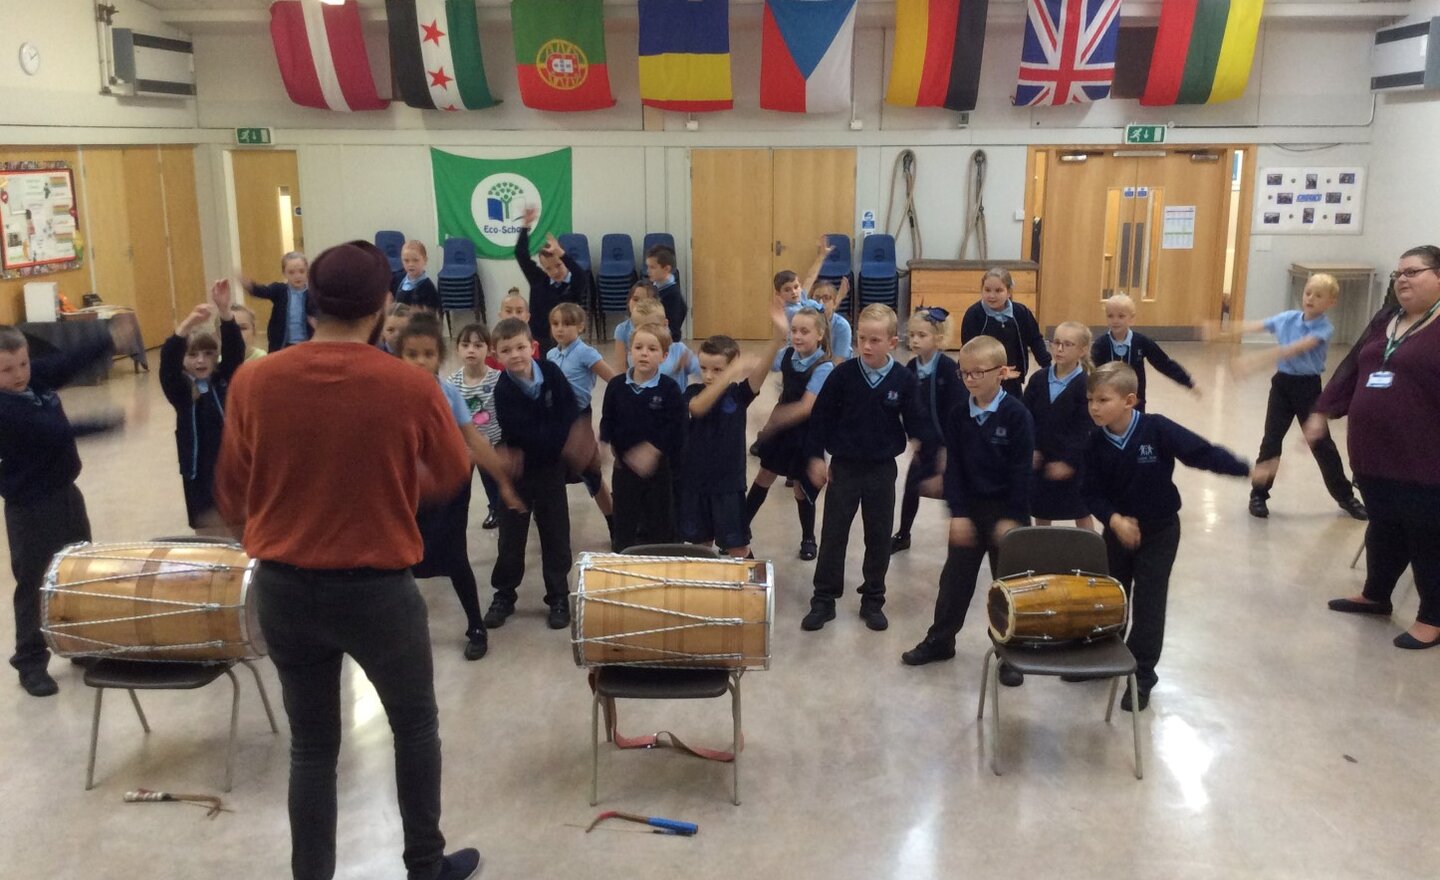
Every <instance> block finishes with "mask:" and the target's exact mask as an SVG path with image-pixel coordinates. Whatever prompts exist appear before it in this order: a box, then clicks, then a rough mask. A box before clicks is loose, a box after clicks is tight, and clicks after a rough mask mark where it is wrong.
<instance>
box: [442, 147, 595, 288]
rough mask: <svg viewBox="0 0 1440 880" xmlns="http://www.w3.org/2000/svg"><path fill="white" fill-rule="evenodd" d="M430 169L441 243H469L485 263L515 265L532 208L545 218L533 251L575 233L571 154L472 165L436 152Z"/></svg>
mask: <svg viewBox="0 0 1440 880" xmlns="http://www.w3.org/2000/svg"><path fill="white" fill-rule="evenodd" d="M430 167H431V170H432V171H433V173H434V176H435V212H436V216H437V225H438V226H439V231H440V240H441V241H444V240H445V239H447V238H468V239H470V240H471V241H473V242H475V251H476V254H477V256H479V257H480V258H481V259H488V260H506V259H510V256H511V254H513V253H514V252H515V239H516V238H518V237H519V235H520V229H521V222H522V221H521V218H523V217H524V216H525V209H526V208H527V207H530V206H532V205H533V206H534V207H536V208H537V209H538V210H539V212H540V216H539V217H538V218H537V219H536V220H535V228H534V229H532V230H531V231H530V246H531V247H532V248H535V249H538V248H539V246H540V244H541V242H543V241H544V240H545V235H546V233H554V234H555V235H557V236H558V235H561V234H563V233H566V232H569V231H570V224H571V219H570V150H569V149H568V148H567V149H564V150H556V151H555V152H553V153H545V154H544V155H540V156H530V157H528V158H524V159H471V158H469V157H467V156H456V155H454V154H452V153H447V152H445V151H444V150H436V149H434V148H432V149H431V150H430Z"/></svg>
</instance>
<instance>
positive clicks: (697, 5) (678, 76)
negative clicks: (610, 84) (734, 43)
mask: <svg viewBox="0 0 1440 880" xmlns="http://www.w3.org/2000/svg"><path fill="white" fill-rule="evenodd" d="M640 103H642V104H645V105H647V106H650V107H659V108H660V109H661V110H675V111H678V112H681V113H706V112H710V111H712V110H729V109H730V108H731V107H733V106H734V100H733V95H732V93H731V90H730V0H640Z"/></svg>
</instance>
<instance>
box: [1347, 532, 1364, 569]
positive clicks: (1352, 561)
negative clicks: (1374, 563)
mask: <svg viewBox="0 0 1440 880" xmlns="http://www.w3.org/2000/svg"><path fill="white" fill-rule="evenodd" d="M1364 552H1365V538H1364V537H1361V539H1360V546H1359V547H1356V548H1355V555H1354V556H1352V557H1350V567H1351V568H1354V567H1355V566H1356V565H1359V564H1360V554H1361V553H1364Z"/></svg>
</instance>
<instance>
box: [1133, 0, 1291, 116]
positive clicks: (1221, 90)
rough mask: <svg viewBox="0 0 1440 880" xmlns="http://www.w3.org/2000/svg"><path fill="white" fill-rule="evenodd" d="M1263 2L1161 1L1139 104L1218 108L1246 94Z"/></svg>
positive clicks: (1224, 0)
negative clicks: (1152, 53)
mask: <svg viewBox="0 0 1440 880" xmlns="http://www.w3.org/2000/svg"><path fill="white" fill-rule="evenodd" d="M1264 6H1265V0H1165V3H1164V5H1162V6H1161V7H1160V28H1159V30H1158V31H1157V32H1156V35H1155V54H1154V57H1153V58H1152V59H1151V61H1150V76H1149V78H1148V79H1147V80H1146V83H1145V94H1144V95H1142V96H1141V98H1140V103H1141V104H1145V105H1148V106H1151V107H1157V106H1165V105H1169V104H1218V103H1219V102H1221V101H1233V100H1234V99H1236V98H1238V97H1240V96H1241V95H1242V94H1244V93H1245V84H1246V83H1247V82H1248V81H1249V79H1250V63H1251V61H1253V60H1254V58H1255V39H1256V37H1257V35H1258V34H1259V32H1260V12H1261V10H1262V9H1263V8H1264Z"/></svg>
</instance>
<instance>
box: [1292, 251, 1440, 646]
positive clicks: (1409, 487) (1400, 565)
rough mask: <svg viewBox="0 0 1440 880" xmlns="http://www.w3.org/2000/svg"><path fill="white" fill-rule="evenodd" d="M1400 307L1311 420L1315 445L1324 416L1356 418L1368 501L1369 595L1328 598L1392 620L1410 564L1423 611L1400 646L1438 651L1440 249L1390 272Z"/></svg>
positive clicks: (1359, 470)
mask: <svg viewBox="0 0 1440 880" xmlns="http://www.w3.org/2000/svg"><path fill="white" fill-rule="evenodd" d="M1390 278H1391V280H1392V281H1394V284H1395V297H1396V300H1397V301H1398V302H1399V308H1398V309H1394V308H1386V309H1384V310H1382V311H1381V312H1380V314H1378V315H1376V316H1375V318H1374V319H1373V320H1372V321H1371V322H1370V327H1369V329H1368V330H1367V331H1366V333H1365V335H1364V337H1362V338H1361V340H1360V342H1359V343H1358V344H1357V345H1356V346H1355V350H1354V352H1352V355H1351V356H1350V357H1348V358H1346V360H1345V362H1344V363H1343V364H1341V366H1340V368H1339V369H1338V370H1336V372H1335V375H1334V376H1332V377H1331V378H1330V383H1329V384H1328V385H1326V387H1325V391H1324V393H1323V394H1321V396H1320V400H1319V401H1318V402H1317V403H1316V405H1315V412H1314V414H1312V415H1311V416H1310V418H1309V420H1307V421H1306V423H1305V436H1306V437H1307V439H1310V440H1311V442H1315V441H1316V440H1318V439H1319V438H1321V437H1323V436H1324V435H1325V432H1326V430H1327V429H1326V425H1325V421H1326V419H1333V418H1340V417H1342V416H1349V418H1350V428H1349V450H1350V466H1351V468H1352V469H1353V470H1354V472H1355V483H1356V485H1357V486H1358V487H1359V488H1360V491H1361V493H1362V494H1363V495H1364V496H1365V506H1366V508H1368V509H1369V511H1370V522H1369V525H1368V526H1367V527H1366V530H1365V551H1366V567H1365V589H1364V591H1363V592H1362V593H1361V594H1360V595H1358V596H1350V597H1348V598H1344V599H1332V600H1330V608H1331V610H1334V611H1341V612H1346V613H1351V614H1379V615H1384V616H1387V617H1388V616H1389V615H1390V613H1391V611H1392V610H1393V609H1392V606H1391V604H1390V594H1391V592H1393V591H1394V589H1395V582H1396V581H1397V580H1399V578H1400V575H1401V574H1402V573H1404V571H1405V569H1406V567H1407V566H1408V567H1410V568H1412V569H1413V571H1414V573H1415V587H1416V591H1417V592H1418V593H1419V594H1420V612H1419V614H1418V615H1416V618H1415V623H1414V624H1412V625H1411V626H1410V628H1409V630H1407V631H1406V632H1403V633H1401V634H1400V635H1398V636H1396V637H1395V647H1397V648H1409V649H1419V648H1433V647H1435V646H1436V645H1440V457H1437V456H1436V454H1435V447H1434V443H1435V437H1436V436H1437V435H1440V328H1437V327H1436V325H1437V324H1440V320H1437V319H1436V318H1437V314H1440V247H1435V246H1434V245H1426V246H1424V247H1417V248H1411V249H1410V250H1408V251H1406V252H1405V253H1403V254H1401V255H1400V264H1399V266H1398V267H1397V268H1396V270H1395V271H1394V272H1392V273H1390Z"/></svg>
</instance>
